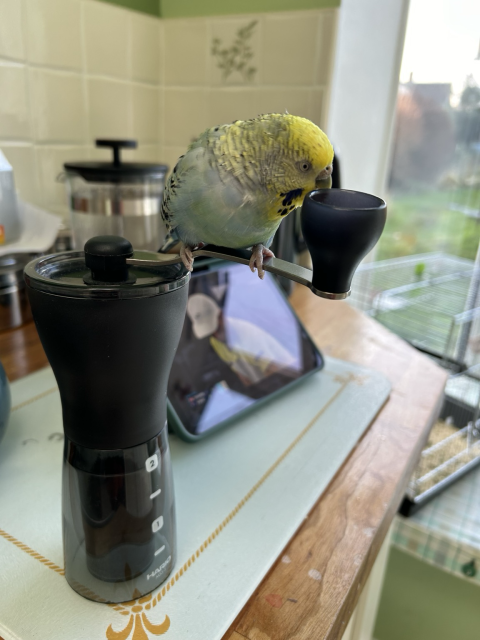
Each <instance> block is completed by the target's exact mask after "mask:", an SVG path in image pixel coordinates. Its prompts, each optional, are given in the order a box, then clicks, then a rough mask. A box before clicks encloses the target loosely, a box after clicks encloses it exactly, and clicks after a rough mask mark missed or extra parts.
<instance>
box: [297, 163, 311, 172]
mask: <svg viewBox="0 0 480 640" xmlns="http://www.w3.org/2000/svg"><path fill="white" fill-rule="evenodd" d="M297 166H298V168H299V169H300V171H303V172H304V173H306V172H307V171H310V169H311V168H312V164H311V162H308V160H301V161H300V162H297Z"/></svg>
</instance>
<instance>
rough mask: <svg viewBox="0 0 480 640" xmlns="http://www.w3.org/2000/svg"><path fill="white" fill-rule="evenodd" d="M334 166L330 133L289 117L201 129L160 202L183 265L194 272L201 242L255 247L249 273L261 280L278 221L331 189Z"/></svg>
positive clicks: (180, 159)
mask: <svg viewBox="0 0 480 640" xmlns="http://www.w3.org/2000/svg"><path fill="white" fill-rule="evenodd" d="M332 161H333V148H332V145H331V143H330V141H329V139H328V138H327V136H326V135H325V133H324V132H323V131H322V130H321V129H319V127H317V126H316V125H315V124H313V122H311V121H310V120H307V119H305V118H301V117H298V116H293V115H290V114H288V113H286V114H267V115H262V116H259V117H258V118H253V119H251V120H237V121H235V122H233V123H232V124H225V125H220V126H218V127H212V128H210V129H207V130H206V131H204V132H203V133H202V134H201V135H200V136H199V138H198V139H197V140H195V142H193V143H192V144H191V145H190V147H189V148H188V151H187V152H186V154H185V155H183V156H181V157H180V158H179V160H178V162H177V165H176V166H175V168H174V169H173V172H172V174H171V176H170V179H169V181H168V183H167V185H166V187H165V193H164V198H163V204H162V218H163V220H164V222H165V223H166V226H167V230H168V232H169V238H173V239H176V240H177V241H178V240H180V241H181V242H182V246H181V250H180V254H181V257H182V261H183V263H184V265H185V266H186V267H187V269H189V270H190V271H191V270H192V264H193V255H192V250H193V249H194V248H195V247H197V246H202V245H204V244H215V245H220V246H224V247H230V248H234V249H247V248H252V256H251V259H250V268H251V270H252V271H255V269H257V270H258V275H259V276H260V277H261V278H263V276H264V269H263V259H264V257H270V256H273V253H272V252H271V251H270V249H269V248H268V247H269V246H270V244H271V242H272V240H273V236H274V235H275V232H276V230H277V229H278V226H279V225H280V222H281V221H282V219H283V218H284V217H285V216H286V215H288V214H289V213H290V212H291V211H293V210H294V209H295V207H297V206H299V205H300V204H301V203H302V200H303V198H304V196H305V194H306V193H308V192H309V191H312V190H313V189H315V188H316V187H317V186H323V187H325V186H330V184H331V178H330V176H331V173H332ZM167 244H168V243H167Z"/></svg>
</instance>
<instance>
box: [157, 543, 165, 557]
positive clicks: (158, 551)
mask: <svg viewBox="0 0 480 640" xmlns="http://www.w3.org/2000/svg"><path fill="white" fill-rule="evenodd" d="M164 549H165V545H163V547H160V549H157V550H156V551H155V555H156V556H158V554H159V553H162V551H163V550H164Z"/></svg>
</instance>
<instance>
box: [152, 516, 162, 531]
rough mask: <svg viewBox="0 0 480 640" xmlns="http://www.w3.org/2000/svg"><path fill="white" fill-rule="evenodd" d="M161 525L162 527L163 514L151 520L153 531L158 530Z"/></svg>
mask: <svg viewBox="0 0 480 640" xmlns="http://www.w3.org/2000/svg"><path fill="white" fill-rule="evenodd" d="M162 527H163V516H159V517H158V518H156V520H154V521H153V522H152V531H153V533H156V532H157V531H160V529H161V528H162Z"/></svg>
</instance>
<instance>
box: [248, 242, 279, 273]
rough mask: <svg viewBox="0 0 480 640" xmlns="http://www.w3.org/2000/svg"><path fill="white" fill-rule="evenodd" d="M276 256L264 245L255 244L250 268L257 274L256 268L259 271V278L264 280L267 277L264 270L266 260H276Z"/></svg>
mask: <svg viewBox="0 0 480 640" xmlns="http://www.w3.org/2000/svg"><path fill="white" fill-rule="evenodd" d="M274 257H275V254H274V253H273V251H270V249H267V247H264V246H263V244H255V245H253V247H252V256H251V258H250V262H249V267H250V271H251V272H252V273H255V268H256V269H257V270H258V277H259V278H260V279H261V280H263V278H264V276H265V270H264V268H263V259H264V258H274Z"/></svg>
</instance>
